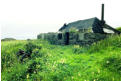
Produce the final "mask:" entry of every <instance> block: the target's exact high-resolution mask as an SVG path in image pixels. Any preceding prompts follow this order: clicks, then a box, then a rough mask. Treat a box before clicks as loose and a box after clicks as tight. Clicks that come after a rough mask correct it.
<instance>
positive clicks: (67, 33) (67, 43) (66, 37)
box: [65, 32, 69, 45]
mask: <svg viewBox="0 0 121 81" xmlns="http://www.w3.org/2000/svg"><path fill="white" fill-rule="evenodd" d="M65 45H69V32H66V33H65Z"/></svg>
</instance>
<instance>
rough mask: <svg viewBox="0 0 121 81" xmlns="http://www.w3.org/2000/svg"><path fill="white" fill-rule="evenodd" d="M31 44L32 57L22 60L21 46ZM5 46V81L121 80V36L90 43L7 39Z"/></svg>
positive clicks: (3, 44)
mask: <svg viewBox="0 0 121 81" xmlns="http://www.w3.org/2000/svg"><path fill="white" fill-rule="evenodd" d="M28 43H29V45H28ZM30 43H31V44H30ZM33 45H34V47H33V48H31V46H33ZM29 48H31V49H32V54H31V57H29V58H25V59H24V61H23V62H21V61H20V58H21V56H20V57H17V55H16V54H17V52H18V50H19V49H22V50H24V51H27V50H28V49H29ZM1 49H2V50H1V53H2V54H1V61H2V63H1V64H2V65H1V67H2V70H1V74H2V76H1V79H2V81H121V36H111V37H110V38H108V39H105V40H102V41H100V42H98V43H94V44H93V45H92V46H88V47H81V46H79V45H68V46H60V45H51V44H49V43H48V42H47V41H43V40H31V41H17V40H16V41H8V42H7V41H5V42H2V45H1Z"/></svg>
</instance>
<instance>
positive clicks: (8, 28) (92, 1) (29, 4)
mask: <svg viewBox="0 0 121 81" xmlns="http://www.w3.org/2000/svg"><path fill="white" fill-rule="evenodd" d="M102 3H104V4H105V18H104V19H105V21H106V23H107V24H109V25H111V26H112V27H119V26H121V0H0V26H1V29H2V30H1V34H2V38H6V37H13V38H16V39H28V38H30V39H35V38H36V37H37V34H39V33H44V32H57V31H58V29H59V28H60V27H61V26H62V25H63V24H64V23H70V22H73V21H77V20H83V19H88V18H92V17H98V18H99V19H100V18H101V4H102Z"/></svg>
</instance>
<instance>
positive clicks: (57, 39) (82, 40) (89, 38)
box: [37, 32, 107, 45]
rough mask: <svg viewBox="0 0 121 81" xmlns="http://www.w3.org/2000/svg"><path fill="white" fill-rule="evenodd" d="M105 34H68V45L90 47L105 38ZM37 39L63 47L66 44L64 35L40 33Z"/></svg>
mask: <svg viewBox="0 0 121 81" xmlns="http://www.w3.org/2000/svg"><path fill="white" fill-rule="evenodd" d="M106 37H107V35H106V34H100V33H80V32H69V38H68V40H69V44H79V45H90V44H92V43H93V42H97V41H99V40H101V39H104V38H106ZM37 38H38V39H44V40H47V41H49V42H50V43H51V44H58V45H65V44H67V36H66V33H42V34H39V35H38V36H37Z"/></svg>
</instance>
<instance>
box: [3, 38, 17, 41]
mask: <svg viewBox="0 0 121 81" xmlns="http://www.w3.org/2000/svg"><path fill="white" fill-rule="evenodd" d="M12 40H16V39H14V38H4V39H2V40H1V41H12Z"/></svg>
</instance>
